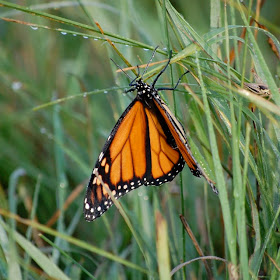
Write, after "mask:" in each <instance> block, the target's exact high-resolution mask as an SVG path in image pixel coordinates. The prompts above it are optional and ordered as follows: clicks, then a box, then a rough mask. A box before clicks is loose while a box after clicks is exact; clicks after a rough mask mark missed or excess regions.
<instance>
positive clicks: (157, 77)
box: [152, 51, 172, 87]
mask: <svg viewBox="0 0 280 280" xmlns="http://www.w3.org/2000/svg"><path fill="white" fill-rule="evenodd" d="M171 56H172V51H170V55H169V58H168V61H167V63H166V65H165V66H164V68H163V69H162V70H161V71H160V72H159V73H158V75H157V76H156V78H155V80H154V81H153V83H152V87H154V86H155V84H156V82H157V80H158V79H159V77H160V76H161V75H162V73H163V72H164V71H165V70H166V68H167V67H168V65H169V64H170V60H171Z"/></svg>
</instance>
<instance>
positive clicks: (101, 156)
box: [98, 152, 104, 161]
mask: <svg viewBox="0 0 280 280" xmlns="http://www.w3.org/2000/svg"><path fill="white" fill-rule="evenodd" d="M103 156H104V153H103V152H101V153H100V155H99V158H98V160H99V161H101V160H102V158H103Z"/></svg>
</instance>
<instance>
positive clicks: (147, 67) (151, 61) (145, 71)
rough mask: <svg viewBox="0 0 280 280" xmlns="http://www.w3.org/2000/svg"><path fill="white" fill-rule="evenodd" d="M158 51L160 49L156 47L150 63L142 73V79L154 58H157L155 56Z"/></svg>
mask: <svg viewBox="0 0 280 280" xmlns="http://www.w3.org/2000/svg"><path fill="white" fill-rule="evenodd" d="M157 49H158V46H156V47H155V49H154V51H153V53H152V56H151V58H150V60H149V62H148V63H147V65H146V68H145V69H144V71H143V73H142V77H143V76H144V74H145V73H146V71H147V69H148V67H149V65H150V63H151V62H152V60H153V58H154V56H155V54H156V50H157Z"/></svg>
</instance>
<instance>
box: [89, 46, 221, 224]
mask: <svg viewBox="0 0 280 280" xmlns="http://www.w3.org/2000/svg"><path fill="white" fill-rule="evenodd" d="M156 49H157V48H156ZM156 49H155V50H154V52H153V54H152V57H151V59H150V61H149V62H148V64H147V66H146V68H145V70H144V72H143V74H142V76H143V75H144V73H145V72H146V70H147V68H148V66H149V64H150V62H151V60H152V59H153V57H154V54H155V52H156ZM171 55H172V53H170V57H169V59H168V62H167V64H166V65H165V67H164V68H163V69H162V70H161V71H160V73H159V74H158V75H157V76H156V78H155V80H154V81H153V83H152V84H151V85H149V84H146V83H145V82H144V81H143V79H142V77H140V74H139V67H138V75H137V77H136V78H135V79H134V80H132V81H131V82H130V84H129V86H130V89H129V90H127V91H126V92H131V91H134V90H136V91H137V95H136V97H135V99H134V100H133V101H132V102H131V103H130V105H129V106H128V107H127V108H126V110H125V111H124V112H123V114H122V115H121V117H120V118H119V120H118V121H117V123H116V125H115V127H114V128H113V130H112V132H111V133H110V135H109V137H108V139H107V141H106V143H105V145H104V147H103V150H102V152H101V153H100V155H99V157H98V159H97V162H96V164H95V167H94V169H93V172H92V175H91V178H90V181H89V183H88V186H87V190H86V196H85V200H84V217H85V219H86V221H93V220H95V219H96V218H98V217H100V216H101V215H102V214H103V213H104V212H105V211H106V210H107V209H108V208H110V207H111V206H112V204H113V201H112V199H111V197H110V194H109V193H108V191H107V189H108V188H109V189H110V191H111V195H114V197H115V199H118V198H120V197H121V196H123V195H125V194H126V193H128V192H129V191H131V190H133V189H136V188H138V187H140V186H141V185H146V186H148V185H155V186H158V185H161V184H162V183H165V182H168V181H172V180H173V179H174V177H175V176H176V175H177V174H178V173H179V172H180V171H182V169H183V167H184V165H185V162H186V163H187V165H188V167H189V168H190V170H191V172H192V173H193V175H195V176H197V177H200V176H201V175H202V176H203V177H205V179H206V180H207V182H208V183H209V184H210V186H211V187H212V189H213V191H214V192H215V193H218V191H217V189H216V188H215V186H214V182H213V181H211V180H210V179H209V178H208V176H207V175H206V174H205V172H204V171H203V169H202V168H201V167H200V166H199V164H198V163H197V162H196V160H195V158H194V157H193V155H192V153H191V150H190V147H189V145H188V142H187V139H186V135H185V132H184V129H183V127H182V125H181V123H180V122H179V121H178V120H177V119H176V118H175V116H174V115H173V114H172V113H171V111H170V110H169V108H168V107H167V105H166V104H165V103H164V101H163V100H162V99H161V98H160V96H159V94H158V91H159V90H175V89H176V87H177V86H178V84H179V82H180V80H181V78H182V76H183V75H184V74H186V73H184V74H183V75H182V76H181V77H180V79H179V80H178V82H177V84H176V85H175V87H174V88H155V84H156V82H157V80H158V79H159V77H160V76H161V75H162V73H163V72H164V71H165V70H166V68H167V67H168V65H169V64H170V60H171ZM117 66H118V65H117ZM118 67H119V66H118ZM119 68H120V67H119ZM120 69H121V68H120ZM121 70H122V69H121ZM124 73H125V72H124ZM125 74H126V73H125ZM126 75H127V74H126ZM127 76H128V75H127ZM128 77H129V76H128Z"/></svg>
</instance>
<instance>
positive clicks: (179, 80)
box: [157, 70, 190, 90]
mask: <svg viewBox="0 0 280 280" xmlns="http://www.w3.org/2000/svg"><path fill="white" fill-rule="evenodd" d="M189 72H190V71H189V70H187V71H186V72H185V73H184V74H183V75H181V77H180V78H179V79H178V81H177V83H176V85H175V87H173V88H157V90H175V89H176V88H177V87H178V85H179V83H180V82H181V80H182V78H183V76H185V75H186V74H187V73H189Z"/></svg>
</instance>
